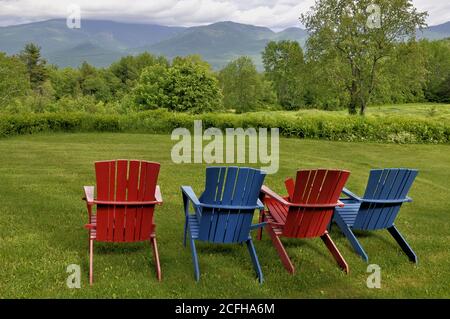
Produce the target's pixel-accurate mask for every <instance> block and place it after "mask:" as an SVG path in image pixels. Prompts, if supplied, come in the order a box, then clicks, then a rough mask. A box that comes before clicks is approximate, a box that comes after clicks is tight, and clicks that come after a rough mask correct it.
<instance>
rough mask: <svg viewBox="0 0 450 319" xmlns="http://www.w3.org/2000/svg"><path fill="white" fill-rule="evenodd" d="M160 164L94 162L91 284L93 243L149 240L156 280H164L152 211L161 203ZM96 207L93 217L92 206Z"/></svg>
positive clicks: (88, 193)
mask: <svg viewBox="0 0 450 319" xmlns="http://www.w3.org/2000/svg"><path fill="white" fill-rule="evenodd" d="M159 168H160V164H159V163H152V162H146V161H128V160H118V161H104V162H96V163H95V173H96V180H97V199H95V198H94V193H95V187H94V186H85V187H84V192H85V197H84V198H83V199H84V200H85V201H86V204H87V210H88V213H89V224H87V225H86V228H87V229H88V230H89V283H90V284H91V285H92V282H93V258H94V241H98V242H109V243H112V242H114V243H120V242H126V243H131V242H142V241H147V240H148V241H150V242H151V244H152V247H153V256H154V259H155V266H156V273H157V278H158V280H159V281H161V266H160V263H159V255H158V246H157V243H156V235H155V224H154V221H153V212H154V209H155V205H157V204H159V205H160V204H162V202H163V200H162V196H161V191H160V189H159V186H158V185H156V183H157V180H158V174H159ZM94 206H96V208H97V209H96V212H95V214H94V212H93V207H94Z"/></svg>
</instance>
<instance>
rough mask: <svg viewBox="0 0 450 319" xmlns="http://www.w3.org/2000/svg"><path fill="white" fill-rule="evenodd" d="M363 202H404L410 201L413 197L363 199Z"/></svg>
mask: <svg viewBox="0 0 450 319" xmlns="http://www.w3.org/2000/svg"><path fill="white" fill-rule="evenodd" d="M362 202H363V203H369V204H402V203H410V202H412V199H411V198H410V197H406V198H404V199H365V198H363V199H362Z"/></svg>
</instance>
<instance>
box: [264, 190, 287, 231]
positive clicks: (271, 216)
mask: <svg viewBox="0 0 450 319" xmlns="http://www.w3.org/2000/svg"><path fill="white" fill-rule="evenodd" d="M265 203H266V205H267V208H268V209H269V211H268V214H266V221H267V222H269V224H273V223H276V224H281V225H272V229H273V230H274V232H275V234H277V235H281V234H282V233H283V226H282V225H284V224H285V223H286V218H287V214H288V210H289V207H288V206H285V205H280V203H278V202H277V201H276V200H274V199H271V198H267V199H266V200H265Z"/></svg>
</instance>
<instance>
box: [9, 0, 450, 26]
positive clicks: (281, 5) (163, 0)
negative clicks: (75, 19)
mask: <svg viewBox="0 0 450 319" xmlns="http://www.w3.org/2000/svg"><path fill="white" fill-rule="evenodd" d="M72 3H76V4H79V5H80V7H81V10H82V17H84V18H90V19H111V20H116V21H127V22H142V23H154V24H162V25H182V26H193V25H199V24H208V23H213V22H217V21H228V20H231V21H235V22H241V23H249V24H255V25H260V26H267V27H269V28H272V29H283V28H287V27H292V26H300V22H299V20H298V17H299V16H300V13H302V12H305V11H306V10H308V8H309V7H311V6H312V5H313V4H314V0H133V1H131V0H128V1H126V0H96V1H93V0H39V1H36V0H34V1H33V0H0V25H9V24H17V23H24V22H30V21H37V20H45V19H50V18H64V17H65V16H66V14H67V7H68V6H69V5H70V4H72ZM414 3H415V5H416V6H417V8H418V9H420V10H427V11H428V12H429V14H430V16H429V19H428V23H429V24H430V25H434V24H439V23H443V22H447V21H449V20H450V2H449V1H448V0H414Z"/></svg>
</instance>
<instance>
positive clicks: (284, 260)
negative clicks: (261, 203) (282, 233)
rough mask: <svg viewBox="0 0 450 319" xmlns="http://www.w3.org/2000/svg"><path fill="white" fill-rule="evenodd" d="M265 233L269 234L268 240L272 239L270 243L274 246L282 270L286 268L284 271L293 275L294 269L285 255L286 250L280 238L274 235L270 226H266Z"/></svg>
mask: <svg viewBox="0 0 450 319" xmlns="http://www.w3.org/2000/svg"><path fill="white" fill-rule="evenodd" d="M266 231H267V232H268V233H269V235H270V238H271V239H272V243H273V245H274V246H275V249H276V250H277V252H278V255H279V256H280V259H281V262H282V263H283V266H284V268H286V270H287V271H288V272H289V273H291V274H292V275H293V274H294V273H295V267H294V265H293V264H292V261H291V259H290V258H289V255H288V254H287V252H286V249H285V248H284V246H283V243H282V242H281V240H280V238H279V237H278V236H277V234H275V231H274V230H273V229H272V227H271V226H270V225H267V226H266Z"/></svg>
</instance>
